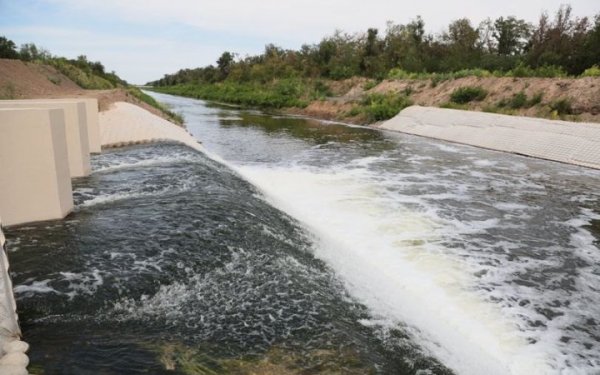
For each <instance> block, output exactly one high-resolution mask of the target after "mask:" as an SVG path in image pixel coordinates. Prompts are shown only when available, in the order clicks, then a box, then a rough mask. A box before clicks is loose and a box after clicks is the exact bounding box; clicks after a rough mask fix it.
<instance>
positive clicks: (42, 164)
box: [0, 108, 89, 225]
mask: <svg viewBox="0 0 600 375" xmlns="http://www.w3.org/2000/svg"><path fill="white" fill-rule="evenodd" d="M67 150H68V144H67V141H66V135H65V115H64V111H63V110H61V109H31V108H29V109H27V108H22V109H0V215H2V219H3V220H4V224H5V225H16V224H22V223H27V222H33V221H43V220H51V219H60V218H63V217H65V216H66V215H67V214H68V213H69V212H70V211H71V210H72V209H73V193H72V187H71V176H70V173H69V163H68V157H67V152H68V151H67ZM88 160H89V159H88Z"/></svg>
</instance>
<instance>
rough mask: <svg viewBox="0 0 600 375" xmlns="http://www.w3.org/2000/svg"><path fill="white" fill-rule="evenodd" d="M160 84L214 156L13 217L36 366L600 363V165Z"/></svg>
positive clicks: (192, 157) (109, 370) (118, 162)
mask: <svg viewBox="0 0 600 375" xmlns="http://www.w3.org/2000/svg"><path fill="white" fill-rule="evenodd" d="M153 95H155V96H156V97H157V98H158V99H159V100H161V101H163V102H165V103H167V104H169V105H170V106H171V107H173V109H174V110H175V111H178V112H181V113H183V115H184V116H185V118H186V121H187V124H188V129H189V130H190V131H191V132H192V133H193V134H194V135H195V136H197V137H198V139H201V140H202V142H203V143H204V145H205V147H206V149H207V150H208V152H209V155H210V157H209V156H206V155H203V154H199V153H196V152H193V151H191V150H189V149H186V148H184V147H183V146H178V145H155V146H143V147H132V148H126V149H120V150H115V151H109V152H105V153H103V154H102V155H99V156H95V157H94V158H93V171H94V172H93V173H92V175H91V176H90V177H88V178H84V179H79V180H76V182H75V184H74V188H75V196H76V206H77V208H76V211H75V212H74V213H73V214H72V215H70V216H69V217H68V218H67V219H66V220H64V221H55V222H46V223H41V224H38V225H32V226H24V227H18V228H12V229H9V230H8V231H7V232H8V233H7V235H8V237H9V250H10V260H11V265H12V274H13V279H14V282H15V285H16V287H15V292H16V294H17V299H18V305H19V309H20V319H21V322H22V329H23V331H24V334H25V338H26V340H27V341H28V342H30V343H31V344H32V350H31V353H30V357H31V359H32V363H33V364H32V366H31V368H30V370H35V371H38V370H39V371H40V372H41V371H45V372H44V373H47V374H50V373H60V374H68V373H73V374H87V373H89V374H97V373H104V374H130V373H131V374H133V373H148V372H149V373H200V374H204V373H212V372H213V371H214V372H217V373H228V372H236V371H237V373H245V372H244V371H246V372H250V371H255V373H256V372H259V373H260V372H261V371H263V372H268V371H270V372H269V373H320V372H327V371H329V372H330V373H331V372H337V373H355V374H364V373H381V374H450V373H460V374H482V373H486V374H528V375H530V374H553V373H557V374H558V373H564V374H593V373H600V326H599V324H600V290H599V289H600V249H599V244H600V203H599V198H600V191H599V190H598V185H599V183H600V172H598V171H592V170H589V169H584V168H578V167H574V166H568V165H563V164H557V163H552V162H546V161H540V160H534V159H530V158H524V157H519V156H515V155H508V154H503V153H497V152H491V151H486V150H480V149H475V148H471V147H466V146H459V145H452V144H448V143H443V142H438V141H433V140H426V139H423V138H418V137H412V136H407V135H400V134H392V133H382V132H379V131H376V130H370V129H365V128H356V127H348V126H342V125H339V124H332V123H321V122H317V121H312V120H306V119H299V118H286V117H278V116H271V115H267V114H262V113H259V112H255V111H244V110H238V109H234V108H230V107H224V106H216V105H209V104H207V103H204V102H201V101H197V100H192V99H184V98H177V97H172V96H166V95H158V94H153ZM215 160H217V161H215Z"/></svg>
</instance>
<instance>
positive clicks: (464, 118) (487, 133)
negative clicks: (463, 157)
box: [376, 106, 600, 169]
mask: <svg viewBox="0 0 600 375" xmlns="http://www.w3.org/2000/svg"><path fill="white" fill-rule="evenodd" d="M376 127H378V128H380V129H386V130H393V131H399V132H402V133H408V134H414V135H419V136H423V137H429V138H435V139H441V140H444V141H449V142H455V143H462V144H466V145H471V146H476V147H482V148H487V149H491V150H496V151H504V152H510V153H515V154H522V155H526V156H532V157H536V158H540V159H547V160H553V161H558V162H562V163H569V164H575V165H581V166H585V167H590V168H596V169H600V125H598V124H593V123H576V122H568V121H555V120H545V119H539V118H529V117H520V116H508V115H499V114H494V113H482V112H472V111H462V110H455V109H443V108H431V107H420V106H412V107H408V108H406V109H404V110H403V111H402V112H400V113H399V114H398V115H397V116H396V117H394V118H392V119H390V120H388V121H385V122H383V123H382V124H380V125H377V126H376Z"/></svg>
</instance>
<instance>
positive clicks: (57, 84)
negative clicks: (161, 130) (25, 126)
mask: <svg viewBox="0 0 600 375" xmlns="http://www.w3.org/2000/svg"><path fill="white" fill-rule="evenodd" d="M67 97H68V98H73V97H87V98H96V99H98V106H99V109H100V111H105V110H107V109H108V108H109V107H110V105H111V104H112V103H115V102H129V103H132V104H136V105H138V106H140V107H142V108H144V109H146V110H148V111H150V112H152V113H154V114H155V115H158V116H161V117H163V118H166V116H165V115H164V114H163V113H162V112H161V111H159V110H158V109H156V108H154V107H152V106H150V105H148V104H146V103H143V102H140V101H139V100H138V99H136V98H135V97H133V96H132V95H131V94H129V93H128V92H127V90H125V89H120V88H119V89H113V90H84V89H82V88H81V87H79V86H78V85H77V84H76V83H75V82H73V81H72V80H70V79H69V78H68V77H67V76H65V75H64V74H62V73H60V72H59V71H57V70H56V69H55V68H54V67H52V66H48V65H44V64H38V63H30V62H24V61H21V60H10V59H0V100H1V99H40V98H67ZM166 119H167V120H168V118H166Z"/></svg>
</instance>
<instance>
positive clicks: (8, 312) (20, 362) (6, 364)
mask: <svg viewBox="0 0 600 375" xmlns="http://www.w3.org/2000/svg"><path fill="white" fill-rule="evenodd" d="M5 242H6V240H5V238H4V233H3V232H2V219H0V253H1V254H0V374H11V375H19V374H20V375H26V374H27V373H28V372H27V365H28V364H29V358H28V357H27V355H26V354H25V353H26V352H27V350H28V349H29V345H27V343H25V342H23V341H21V340H20V337H21V329H20V328H19V320H18V316H17V304H16V302H15V297H14V294H13V289H12V281H11V279H10V275H9V273H8V257H7V256H6V251H5V247H4V246H5Z"/></svg>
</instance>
